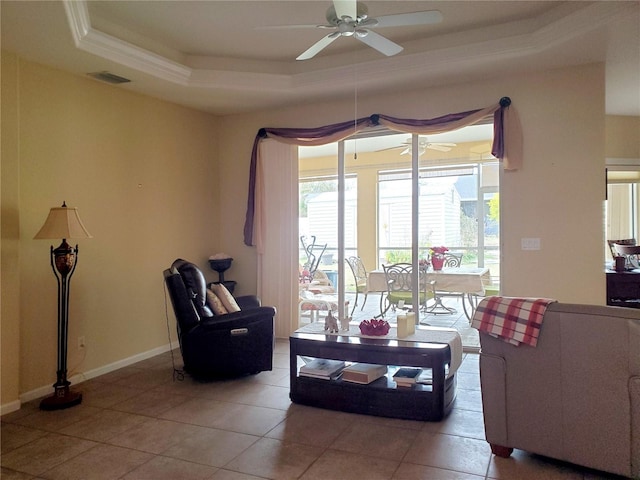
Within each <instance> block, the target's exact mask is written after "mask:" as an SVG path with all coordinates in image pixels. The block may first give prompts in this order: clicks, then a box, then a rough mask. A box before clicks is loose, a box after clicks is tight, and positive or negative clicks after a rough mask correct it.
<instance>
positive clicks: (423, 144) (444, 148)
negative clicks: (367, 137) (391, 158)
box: [378, 137, 458, 157]
mask: <svg viewBox="0 0 640 480" xmlns="http://www.w3.org/2000/svg"><path fill="white" fill-rule="evenodd" d="M457 145H458V144H457V143H449V142H429V141H428V140H427V139H426V138H425V137H420V139H419V140H418V156H419V157H421V156H422V155H423V154H424V152H426V151H427V149H430V150H437V151H439V152H448V151H450V150H451V148H453V147H455V146H457ZM397 149H402V151H401V152H400V155H411V137H409V138H408V139H407V140H405V141H404V142H402V144H401V145H397V146H395V147H389V148H383V149H382V150H378V152H384V151H385V150H397Z"/></svg>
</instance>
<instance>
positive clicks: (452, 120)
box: [244, 97, 522, 245]
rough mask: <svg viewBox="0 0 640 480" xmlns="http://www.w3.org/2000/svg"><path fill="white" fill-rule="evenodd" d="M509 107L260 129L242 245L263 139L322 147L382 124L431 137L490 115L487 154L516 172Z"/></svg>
mask: <svg viewBox="0 0 640 480" xmlns="http://www.w3.org/2000/svg"><path fill="white" fill-rule="evenodd" d="M510 105H511V99H510V98H509V97H503V98H501V99H500V102H499V103H498V104H496V105H493V106H491V107H487V108H483V109H478V110H470V111H467V112H459V113H450V114H448V115H444V116H442V117H437V118H432V119H427V120H416V119H404V118H395V117H390V116H388V115H383V114H374V115H371V116H369V117H363V118H359V119H357V120H355V121H353V120H350V121H347V122H342V123H335V124H333V125H325V126H323V127H316V128H261V129H260V130H259V131H258V134H257V135H256V138H255V140H254V142H253V150H252V152H251V165H250V168H249V193H248V198H247V214H246V218H245V224H244V243H245V244H246V245H254V224H255V211H256V194H255V189H256V170H257V164H258V146H259V144H260V142H261V141H262V140H263V139H266V138H273V139H276V140H278V141H279V142H283V143H287V144H291V145H304V146H316V145H325V144H327V143H333V142H338V141H340V140H344V139H346V138H348V137H350V136H352V135H354V134H355V133H358V132H360V131H362V130H365V129H366V128H370V127H375V126H378V125H383V126H385V127H387V128H389V129H390V130H394V131H398V132H404V133H411V134H419V135H427V134H428V135H433V134H436V133H444V132H449V131H452V130H457V129H458V128H462V127H466V126H468V125H473V124H475V123H477V122H478V121H480V120H482V119H484V118H486V117H488V116H489V115H493V146H492V149H491V153H492V154H493V156H494V157H496V158H498V159H499V160H500V161H501V162H502V163H503V166H504V168H505V169H506V170H516V169H518V168H520V167H521V165H522V151H521V150H522V141H521V132H520V127H519V123H518V121H517V117H516V116H515V115H514V114H513V111H512V109H511V108H510Z"/></svg>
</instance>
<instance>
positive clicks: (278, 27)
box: [255, 25, 336, 30]
mask: <svg viewBox="0 0 640 480" xmlns="http://www.w3.org/2000/svg"><path fill="white" fill-rule="evenodd" d="M298 28H327V29H329V28H330V29H335V28H336V27H334V26H333V25H264V26H259V27H255V29H256V30H292V29H298Z"/></svg>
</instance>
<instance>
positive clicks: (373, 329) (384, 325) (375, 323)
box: [360, 318, 391, 336]
mask: <svg viewBox="0 0 640 480" xmlns="http://www.w3.org/2000/svg"><path fill="white" fill-rule="evenodd" d="M389 328H391V326H390V325H389V322H387V321H386V320H378V319H377V318H372V319H371V320H363V321H362V322H360V333H362V334H363V335H375V336H382V335H386V334H387V333H389Z"/></svg>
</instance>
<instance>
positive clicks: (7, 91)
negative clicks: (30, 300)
mask: <svg viewBox="0 0 640 480" xmlns="http://www.w3.org/2000/svg"><path fill="white" fill-rule="evenodd" d="M17 69H18V62H17V59H16V58H15V57H14V56H12V55H7V56H6V58H5V56H4V55H3V57H2V84H1V86H0V92H1V93H2V98H1V99H0V103H1V104H2V108H1V109H0V110H1V112H2V117H1V119H0V121H1V123H0V125H1V126H2V130H1V133H2V135H1V138H0V145H1V147H2V150H1V152H0V154H1V157H0V158H1V163H0V180H1V184H0V191H1V193H2V195H1V200H0V201H1V205H2V213H1V215H0V221H1V223H0V229H1V230H2V238H1V240H0V242H1V243H0V246H1V247H2V248H1V251H0V287H1V290H0V362H1V363H0V374H1V379H2V383H1V385H0V386H1V388H0V405H6V404H8V403H10V402H14V405H13V408H14V409H15V408H17V407H18V406H19V404H17V405H16V403H17V402H18V395H19V393H20V375H19V368H20V216H19V214H18V211H19V209H20V186H19V182H18V181H17V179H18V178H19V175H20V162H19V147H18V145H19V141H18V135H17V132H18V125H17V122H16V121H15V119H16V118H17V117H18V96H17V91H18V75H17Z"/></svg>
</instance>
